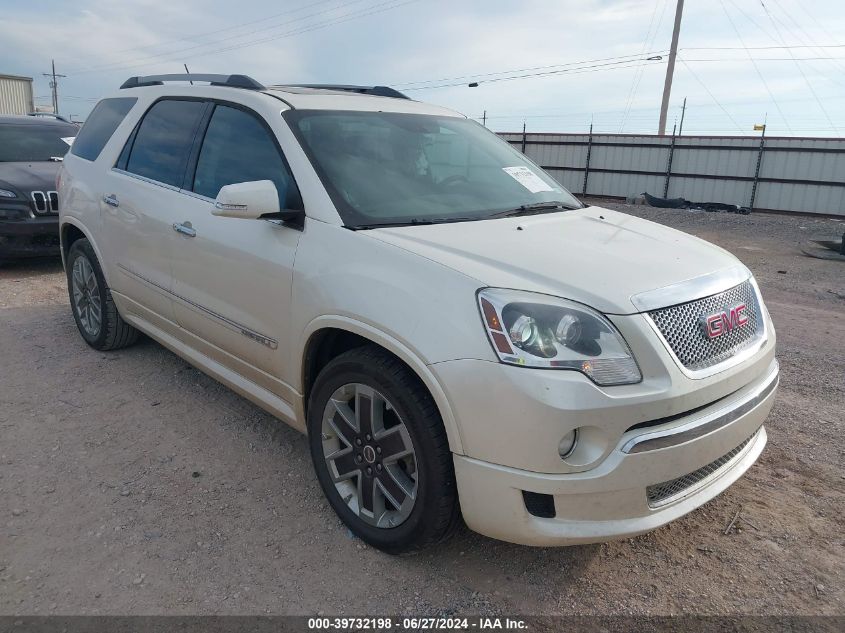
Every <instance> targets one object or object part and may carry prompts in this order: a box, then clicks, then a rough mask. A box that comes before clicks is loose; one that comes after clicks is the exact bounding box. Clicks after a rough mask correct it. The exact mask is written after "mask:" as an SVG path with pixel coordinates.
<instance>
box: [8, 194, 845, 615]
mask: <svg viewBox="0 0 845 633" xmlns="http://www.w3.org/2000/svg"><path fill="white" fill-rule="evenodd" d="M609 206H614V207H616V208H621V209H622V210H627V211H629V212H631V213H634V214H636V215H640V216H643V217H647V218H649V219H652V220H656V221H658V222H663V223H666V224H669V225H671V226H676V227H678V228H681V229H683V230H686V231H689V232H691V233H694V234H696V235H699V236H702V237H704V238H706V239H710V240H712V241H714V242H717V243H718V244H720V245H722V246H723V247H725V248H727V249H729V250H731V251H732V252H733V253H735V254H736V255H737V256H738V257H739V258H740V259H742V261H743V262H745V263H746V264H747V265H748V266H750V267H751V268H752V269H753V270H754V272H755V274H756V275H757V278H758V279H759V281H760V285H761V287H762V289H763V293H764V297H765V299H766V301H767V303H768V306H769V309H770V311H771V312H772V314H773V316H774V320H775V324H776V327H777V331H778V336H779V357H780V360H781V363H782V370H783V374H782V382H781V388H780V392H779V395H778V399H777V403H776V405H775V408H774V411H773V413H772V415H771V417H770V418H769V422H768V429H769V434H770V443H769V446H768V448H767V449H766V451H765V452H764V454H763V456H762V458H761V460H760V461H759V462H758V464H757V465H755V466H754V467H753V468H752V469H751V470H750V471H749V473H748V474H747V475H746V476H745V477H744V478H743V479H741V480H740V481H739V482H738V483H737V484H736V485H734V486H733V487H732V488H731V489H729V490H728V491H727V492H726V493H725V494H723V495H722V496H721V497H719V498H717V499H716V500H714V501H712V502H711V503H709V504H707V505H706V506H704V507H703V508H701V509H699V510H698V511H696V512H693V513H692V514H690V515H688V516H687V517H685V518H683V519H682V520H680V521H678V522H676V523H674V524H672V525H670V526H667V527H664V528H662V529H660V530H657V531H656V532H653V533H651V534H648V535H645V536H641V537H638V538H635V539H631V540H628V541H623V542H616V543H610V544H605V545H595V546H584V547H572V548H561V549H532V548H527V547H519V546H515V545H509V544H506V543H500V542H496V541H492V540H489V539H486V538H484V537H481V536H478V535H476V534H473V533H471V532H468V531H466V530H464V531H463V532H461V533H459V534H458V535H457V536H456V538H454V539H453V540H452V541H450V542H449V543H448V544H446V545H444V546H442V547H440V548H438V549H434V550H431V551H427V552H424V553H422V554H419V555H416V556H409V557H401V558H392V557H390V556H387V555H384V554H381V553H380V552H378V551H374V550H372V549H371V548H368V547H366V546H364V545H363V544H362V543H361V542H360V541H358V540H357V539H354V538H352V537H351V536H350V535H349V533H348V532H347V530H346V529H345V528H344V527H343V526H342V525H341V524H340V522H339V521H338V520H337V519H336V518H335V516H334V514H333V513H332V511H331V510H330V509H329V507H328V505H327V504H326V502H324V500H323V497H322V495H321V493H320V490H319V487H318V484H317V482H316V480H315V478H314V476H313V474H312V469H311V464H310V461H309V457H308V449H307V447H306V442H305V440H304V438H303V437H301V436H299V435H298V434H297V433H295V432H293V431H291V430H288V429H287V428H286V427H284V426H283V425H281V424H280V423H278V422H277V421H276V420H274V419H273V418H271V417H270V416H269V415H267V414H266V413H264V412H263V411H261V410H259V409H258V408H257V407H255V406H253V405H252V404H250V403H249V402H247V401H246V400H243V399H242V398H240V397H239V396H237V395H235V394H234V393H232V392H231V391H229V390H228V389H226V388H224V387H222V386H221V385H219V384H218V383H216V382H215V381H213V380H211V379H209V378H207V377H206V376H204V375H203V374H202V373H200V372H198V371H196V370H194V369H192V368H191V367H189V366H188V365H187V364H186V363H185V362H184V361H182V360H180V359H179V358H177V357H176V356H174V355H173V354H171V353H170V352H168V351H165V350H164V349H163V348H162V347H160V346H159V345H157V344H155V343H153V342H152V341H149V340H143V341H142V342H141V343H140V344H138V345H137V346H135V347H132V348H130V349H126V350H123V351H120V352H117V353H110V354H103V353H99V352H95V351H93V350H91V349H89V348H88V347H86V345H85V344H84V343H83V341H82V339H81V338H80V337H79V335H78V334H77V332H76V327H75V325H74V322H73V319H72V318H71V315H70V310H69V307H68V301H67V295H66V291H65V280H64V276H63V273H62V271H61V267H60V264H59V263H57V262H46V263H45V262H41V263H28V264H19V265H7V266H6V267H4V268H1V269H0V358H2V363H1V364H0V614H49V613H63V614H77V613H79V614H82V613H84V614H101V613H109V614H158V613H168V614H194V613H200V614H212V613H214V614H236V613H237V614H252V613H259V614H260V613H280V614H317V613H325V614H346V615H348V614H373V613H388V614H413V615H421V614H429V615H430V614H435V613H441V614H447V613H462V614H475V613H483V614H492V613H511V614H512V613H524V614H576V613H577V614H593V613H595V614H599V613H600V614H675V613H706V614H738V613H743V614H746V613H747V614H843V613H845V588H843V577H845V574H843V569H845V565H843V562H845V549H843V546H844V545H845V517H844V516H843V508H845V470H843V463H845V443H843V439H842V438H843V430H845V429H843V402H845V264H842V263H839V262H831V261H820V260H814V259H809V258H806V257H803V256H802V255H801V254H800V250H799V245H800V244H801V243H802V242H803V241H804V240H806V239H807V238H809V237H812V236H816V235H819V236H821V235H837V234H841V233H842V232H843V230H845V223H843V222H837V221H833V220H821V219H811V218H796V217H786V216H769V215H753V216H749V217H744V216H734V215H727V214H704V213H690V212H686V211H668V210H666V211H664V210H657V209H650V208H643V207H624V205H609ZM740 508H742V517H744V519H745V520H743V521H740V522H739V523H738V524H737V525H738V527H739V529H737V530H736V531H734V532H732V533H731V534H729V535H725V534H724V530H725V528H726V526H727V525H728V524H729V523H730V521H731V519H732V518H733V517H734V515H735V514H736V512H737V510H739V509H740Z"/></svg>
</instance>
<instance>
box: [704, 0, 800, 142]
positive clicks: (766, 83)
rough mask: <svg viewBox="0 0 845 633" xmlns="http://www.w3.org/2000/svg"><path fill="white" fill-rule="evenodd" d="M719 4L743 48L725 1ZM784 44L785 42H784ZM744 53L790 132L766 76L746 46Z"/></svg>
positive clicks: (787, 122)
mask: <svg viewBox="0 0 845 633" xmlns="http://www.w3.org/2000/svg"><path fill="white" fill-rule="evenodd" d="M719 5H720V6H721V7H722V11H724V13H725V17H726V18H728V22H730V24H731V28H733V30H734V33H736V37H737V39H739V43H740V44H742V46H743V48H745V40H743V39H742V35H740V33H739V29H738V28H736V24H734V21H733V18H731V14H730V13H728V9H727V7H726V6H725V3H724V2H722V0H719ZM784 44H786V42H784ZM745 54H746V55H748V59H749V60H751V65H752V66H754V70H755V72H756V73H757V76H758V77H759V78H760V81H762V82H763V86H764V87H765V88H766V92H768V93H769V98H770V99H771V100H772V103H773V104H774V105H775V108H776V109H777V111H778V114H780V118H781V119H782V120H783V124H784V125H785V126H786V129H787V130H788V131H789V133H790V134H791V133H792V130H790V129H789V121H788V120H787V118H786V116H784V114H783V110H781V109H780V105H778V102H777V99H775V95H774V93H773V92H772V90H771V88H769V82H767V81H766V78H765V77H764V76H763V73H762V72H760V69H759V68H758V67H757V62H756V61H754V57H753V56H752V55H751V51H749V50H748V49H747V48H746V49H745Z"/></svg>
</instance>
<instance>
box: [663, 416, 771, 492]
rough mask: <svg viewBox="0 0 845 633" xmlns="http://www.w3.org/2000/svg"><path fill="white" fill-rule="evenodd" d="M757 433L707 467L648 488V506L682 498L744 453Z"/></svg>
mask: <svg viewBox="0 0 845 633" xmlns="http://www.w3.org/2000/svg"><path fill="white" fill-rule="evenodd" d="M757 433H759V431H757ZM757 433H754V435H752V436H751V437H749V438H748V439H747V440H745V441H744V442H743V443H742V444H740V445H739V446H737V447H736V448H735V449H733V450H732V451H730V452H729V453H727V454H725V455H722V456H721V457H720V458H719V459H717V460H714V461H712V462H710V463H709V464H707V465H706V466H702V467H701V468H699V469H698V470H694V471H693V472H691V473H688V474H686V475H684V476H683V477H678V478H677V479H673V480H671V481H664V482H662V483H659V484H654V485H651V486H649V487H648V488H646V496H647V497H648V505H649V506H650V507H652V508H656V507H658V506H662V505H666V504H667V503H669V502H670V501H673V500H675V499H676V498H677V497H679V496H682V493H684V492H686V491H687V490H689V489H690V488H692V487H693V486H695V485H696V484H698V483H700V482H702V481H704V480H705V479H707V478H708V477H710V476H711V475H713V474H714V473H716V472H717V471H718V470H719V469H721V468H722V467H724V466H725V465H726V464H727V463H728V462H730V461H731V460H732V459H733V458H734V457H736V456H737V455H739V454H740V453H741V452H742V449H744V448H745V447H746V446H748V444H749V442H751V440H753V439H754V438H755V437H757Z"/></svg>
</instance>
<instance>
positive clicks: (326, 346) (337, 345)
mask: <svg viewBox="0 0 845 633" xmlns="http://www.w3.org/2000/svg"><path fill="white" fill-rule="evenodd" d="M301 340H303V341H305V343H304V344H303V346H302V348H301V349H300V350H299V353H300V355H299V358H300V359H301V367H300V371H301V374H300V380H301V382H300V385H301V388H302V407H303V409H302V410H303V414H304V415H307V407H308V398H309V396H310V389H311V386H312V385H313V384H314V380H315V378H316V376H317V374H318V373H319V371H320V369H321V368H322V367H324V366H325V365H326V363H328V362H329V361H330V360H331V359H332V358H334V357H336V356H337V355H339V354H341V353H343V352H345V351H347V350H349V349H353V348H354V347H359V346H363V345H369V344H375V345H378V346H379V347H381V348H383V349H385V350H386V351H388V352H390V353H391V354H393V355H394V356H396V357H397V358H398V359H399V360H401V361H402V362H403V363H405V365H407V366H408V367H409V368H410V369H411V371H413V372H414V374H416V376H417V377H418V378H419V379H420V380H421V381H422V383H423V384H424V385H425V387H426V389H428V391H429V393H430V394H431V397H432V398H433V399H434V403H435V405H436V406H437V409H438V412H439V413H440V417H441V419H442V420H443V426H444V427H445V429H446V436H447V438H448V440H449V448H450V450H451V451H452V452H453V453H458V454H463V452H464V451H463V442H462V440H461V436H460V430H459V429H458V425H457V422H456V421H455V417H454V416H453V415H452V409H451V406H450V405H449V401H448V398H447V397H446V393H445V392H444V391H443V389H442V388H441V386H440V383H439V382H438V381H437V379H436V378H435V376H434V374H433V373H432V372H431V371H430V370H429V368H428V366H427V365H426V364H425V362H423V360H422V359H421V358H420V357H419V355H418V354H417V353H416V352H415V351H414V350H413V349H412V348H410V347H409V346H407V345H405V344H404V343H403V342H402V341H400V340H398V339H397V338H395V337H393V336H391V335H389V334H387V333H385V332H383V331H381V330H379V329H378V328H375V327H373V326H371V325H369V324H367V323H364V322H361V321H358V320H355V319H351V318H349V317H344V316H322V317H318V318H316V319H314V320H313V321H311V323H309V325H308V327H307V328H306V330H305V332H304V335H303V337H302V339H301Z"/></svg>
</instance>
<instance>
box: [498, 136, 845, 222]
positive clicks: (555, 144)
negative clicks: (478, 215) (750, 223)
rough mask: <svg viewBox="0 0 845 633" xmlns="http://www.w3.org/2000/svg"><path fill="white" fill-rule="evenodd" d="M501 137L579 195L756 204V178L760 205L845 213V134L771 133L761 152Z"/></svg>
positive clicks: (681, 141)
mask: <svg viewBox="0 0 845 633" xmlns="http://www.w3.org/2000/svg"><path fill="white" fill-rule="evenodd" d="M501 136H502V138H504V139H505V140H507V141H508V142H509V143H511V144H512V145H513V146H514V147H516V148H517V149H519V150H522V151H524V152H525V154H526V155H527V156H528V157H529V158H531V159H532V160H533V161H534V162H536V163H538V164H540V165H541V166H542V167H543V168H544V169H546V170H547V171H548V172H549V173H550V174H551V175H552V176H554V177H555V178H556V179H557V180H558V181H559V182H560V183H561V184H562V185H563V186H564V187H566V188H567V189H569V190H570V191H572V192H573V193H576V194H585V193H586V194H587V195H593V196H618V197H626V196H633V195H638V194H640V193H642V192H644V191H647V192H648V193H650V194H652V195H655V196H661V197H663V196H664V193H665V195H666V197H669V198H680V197H683V198H686V199H688V200H692V201H695V202H727V203H730V204H737V205H740V206H749V205H751V199H752V192H754V189H755V182H756V192H755V193H754V203H753V207H754V208H755V209H758V210H776V211H794V212H798V213H826V214H832V215H842V216H845V139H825V138H783V137H771V138H767V139H765V141H764V144H763V149H762V152H761V150H760V138H759V137H731V136H678V137H675V138H674V139H673V138H672V137H667V136H647V135H632V134H594V135H592V137H591V136H590V135H588V134H525V135H523V134H522V133H504V134H501ZM588 155H589V166H588V165H587V156H588ZM670 157H671V161H670ZM758 160H759V161H760V166H759V173H758V170H757V163H758ZM585 177H586V185H587V186H586V191H585V189H584V183H585ZM667 185H668V187H667Z"/></svg>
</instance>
